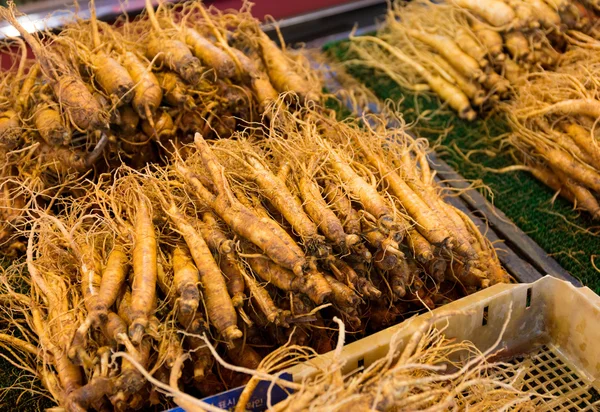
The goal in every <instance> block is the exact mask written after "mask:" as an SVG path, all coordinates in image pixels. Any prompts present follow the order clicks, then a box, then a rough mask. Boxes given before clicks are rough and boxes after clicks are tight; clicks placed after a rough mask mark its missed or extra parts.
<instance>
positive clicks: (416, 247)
mask: <svg viewBox="0 0 600 412" xmlns="http://www.w3.org/2000/svg"><path fill="white" fill-rule="evenodd" d="M406 239H407V242H408V247H409V248H410V249H411V250H412V252H413V255H414V256H415V258H416V259H417V260H418V261H419V262H420V263H427V262H429V261H430V260H432V259H433V258H434V254H433V247H432V246H431V244H430V243H429V242H428V241H427V239H425V238H424V237H423V236H422V235H421V234H420V233H419V232H417V231H416V230H411V231H409V233H408V236H407V237H406Z"/></svg>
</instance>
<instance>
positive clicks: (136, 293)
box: [129, 199, 158, 344]
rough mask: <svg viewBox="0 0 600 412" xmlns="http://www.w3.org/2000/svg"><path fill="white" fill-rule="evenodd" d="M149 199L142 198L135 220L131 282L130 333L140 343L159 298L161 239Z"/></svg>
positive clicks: (134, 341) (133, 339) (135, 341)
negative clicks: (155, 302) (157, 291)
mask: <svg viewBox="0 0 600 412" xmlns="http://www.w3.org/2000/svg"><path fill="white" fill-rule="evenodd" d="M147 202H148V201H147V200H145V199H139V200H138V201H137V205H136V214H135V220H134V235H133V237H134V244H135V246H134V248H133V265H132V266H133V282H132V286H131V317H132V320H131V324H130V325H129V337H130V338H131V341H132V342H133V343H136V344H137V343H140V342H141V341H142V337H143V334H144V331H145V329H146V327H147V326H148V318H149V316H150V315H151V314H152V310H153V304H154V301H155V298H156V279H157V276H158V274H157V272H158V267H157V240H156V234H155V232H154V224H153V223H152V211H151V209H150V207H149V205H148V203H147Z"/></svg>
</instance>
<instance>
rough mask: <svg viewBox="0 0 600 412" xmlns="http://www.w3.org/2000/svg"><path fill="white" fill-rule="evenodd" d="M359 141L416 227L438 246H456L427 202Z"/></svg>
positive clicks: (363, 150)
mask: <svg viewBox="0 0 600 412" xmlns="http://www.w3.org/2000/svg"><path fill="white" fill-rule="evenodd" d="M358 143H359V144H360V147H361V150H362V152H363V153H364V154H365V156H366V158H367V160H368V161H369V163H371V164H372V165H373V167H375V168H376V169H377V170H378V172H379V174H380V175H381V176H382V177H383V179H384V180H385V181H386V182H387V183H388V184H389V189H390V191H391V192H392V193H393V194H394V195H395V196H396V197H397V198H398V200H399V201H400V203H401V204H402V206H404V208H405V209H406V211H407V212H408V214H409V215H410V216H411V217H412V218H413V219H414V221H415V222H416V228H417V230H418V231H419V232H420V233H421V234H422V235H423V237H425V239H427V240H428V241H429V242H430V243H432V244H433V245H436V246H443V245H449V246H450V247H455V239H454V237H453V236H452V235H451V233H449V232H448V230H447V229H446V228H445V227H444V225H443V224H442V222H440V221H439V217H438V216H435V214H434V213H433V211H432V210H431V209H430V208H429V207H428V206H427V204H426V203H425V202H423V200H422V199H421V198H420V197H419V196H418V195H417V194H416V193H415V192H414V191H413V190H412V189H411V188H410V187H409V186H408V185H407V184H406V182H405V181H404V180H403V179H402V178H401V177H400V176H399V175H398V173H397V172H396V171H394V170H393V169H392V168H391V167H390V166H389V165H388V164H386V163H385V162H384V161H383V160H382V159H381V158H379V157H378V156H377V155H376V154H375V153H373V152H372V151H370V150H369V149H368V148H367V146H366V145H365V144H364V143H362V142H360V141H359V142H358Z"/></svg>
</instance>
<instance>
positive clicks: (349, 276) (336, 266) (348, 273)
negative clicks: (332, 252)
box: [327, 256, 381, 299]
mask: <svg viewBox="0 0 600 412" xmlns="http://www.w3.org/2000/svg"><path fill="white" fill-rule="evenodd" d="M327 268H328V269H329V270H330V271H331V273H332V274H333V275H334V276H335V277H336V279H337V280H338V281H340V282H342V283H344V284H346V285H349V286H350V285H352V286H353V287H354V288H355V289H356V290H357V291H358V292H359V293H361V294H362V295H364V296H365V297H367V298H373V299H377V298H379V297H380V296H381V291H380V290H378V289H377V288H376V287H375V286H373V285H372V284H371V282H370V281H369V280H368V279H365V278H364V277H360V276H358V274H357V273H356V272H355V271H354V269H352V267H350V265H348V264H347V263H346V262H344V261H343V260H341V259H339V258H335V257H333V256H330V257H329V258H328V259H327Z"/></svg>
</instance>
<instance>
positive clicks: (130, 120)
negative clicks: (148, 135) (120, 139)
mask: <svg viewBox="0 0 600 412" xmlns="http://www.w3.org/2000/svg"><path fill="white" fill-rule="evenodd" d="M119 120H120V121H119V124H118V126H119V130H120V132H121V133H120V135H123V136H126V137H128V136H133V135H134V134H136V133H137V131H138V124H139V123H140V116H139V115H138V114H137V112H136V111H135V110H134V109H133V108H132V107H131V106H130V105H125V106H121V107H119Z"/></svg>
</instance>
